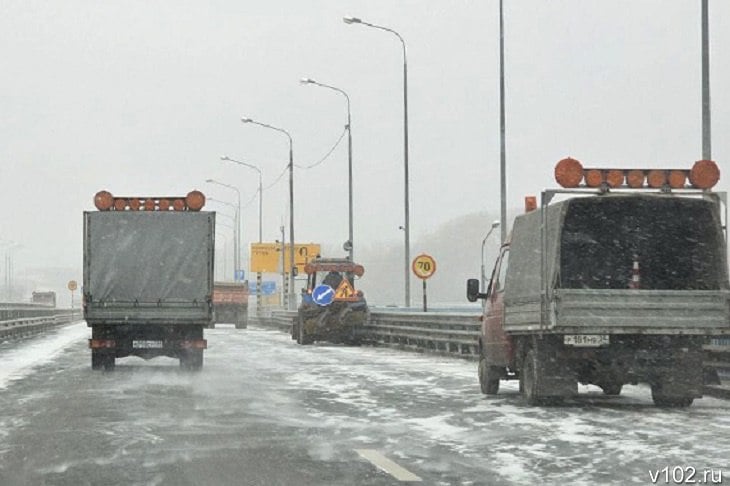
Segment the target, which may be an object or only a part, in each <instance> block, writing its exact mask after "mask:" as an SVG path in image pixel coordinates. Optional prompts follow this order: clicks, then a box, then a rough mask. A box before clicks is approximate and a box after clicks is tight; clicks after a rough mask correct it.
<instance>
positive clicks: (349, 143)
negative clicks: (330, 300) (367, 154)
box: [300, 78, 355, 262]
mask: <svg viewBox="0 0 730 486" xmlns="http://www.w3.org/2000/svg"><path fill="white" fill-rule="evenodd" d="M300 82H301V83H302V84H313V85H315V86H320V87H322V88H328V89H331V90H333V91H337V92H338V93H340V94H341V95H343V96H344V97H345V100H347V125H345V129H346V130H347V175H348V177H347V184H348V200H349V205H348V223H347V224H348V232H347V245H346V246H347V247H348V248H349V249H348V250H347V253H348V255H349V257H350V261H351V262H352V261H355V259H354V245H355V244H354V236H353V216H352V213H353V202H352V116H351V112H350V97H349V96H348V94H347V93H346V92H345V91H344V90H342V89H340V88H337V87H335V86H330V85H329V84H324V83H320V82H318V81H315V80H313V79H310V78H302V79H301V80H300Z"/></svg>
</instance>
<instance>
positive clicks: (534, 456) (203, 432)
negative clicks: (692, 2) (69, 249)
mask: <svg viewBox="0 0 730 486" xmlns="http://www.w3.org/2000/svg"><path fill="white" fill-rule="evenodd" d="M88 337H89V330H88V328H87V327H86V325H85V324H84V323H78V324H74V325H69V326H65V327H62V328H58V329H56V330H53V331H51V332H48V333H47V334H44V335H40V336H34V337H32V338H27V339H24V340H18V341H6V342H3V343H0V484H8V485H14V484H54V485H81V484H111V485H113V484H155V485H157V484H160V485H168V484H169V485H198V484H200V485H203V484H205V485H208V484H224V485H225V484H244V485H248V484H252V485H258V484H261V485H272V484H274V485H276V484H312V485H321V484H333V485H335V484H337V485H341V484H358V485H360V484H364V485H369V484H397V483H399V482H402V481H403V482H406V481H410V482H417V481H421V482H423V483H424V484H444V485H446V484H454V485H481V484H485V485H487V484H489V485H491V484H496V485H500V484H586V485H589V484H617V485H618V484H651V483H652V478H653V477H656V476H655V473H656V472H657V471H660V470H662V468H664V467H668V468H669V471H670V479H671V470H672V469H671V468H674V467H682V468H694V469H695V470H696V476H695V479H696V480H697V481H698V482H699V481H700V480H702V479H703V476H702V473H703V471H713V472H714V473H715V476H714V477H715V478H717V472H718V471H721V472H722V475H723V476H722V477H723V480H725V481H728V480H729V479H726V476H727V477H730V402H728V401H725V400H720V399H714V398H703V399H700V400H696V401H695V404H694V405H693V406H692V407H690V408H688V409H673V410H665V409H659V408H656V407H655V406H654V404H653V403H652V401H651V396H650V392H649V390H648V388H647V387H644V386H626V387H625V389H624V393H623V394H622V395H621V396H620V397H604V396H603V394H602V392H601V391H600V389H598V388H594V387H582V389H581V392H582V394H581V397H580V398H578V399H576V400H573V401H570V402H568V403H566V404H565V405H564V406H560V407H548V408H534V407H528V406H526V405H524V404H523V402H522V399H521V397H520V396H519V395H518V393H517V384H516V382H502V391H501V392H500V394H499V395H498V396H497V397H494V398H486V397H485V396H484V395H482V394H481V393H480V392H479V386H478V382H477V378H476V363H474V362H472V361H465V360H458V359H453V358H446V357H437V356H432V355H427V354H418V353H406V352H401V351H397V350H392V349H386V348H372V347H341V346H334V345H314V346H297V345H296V344H295V343H294V342H293V341H291V339H290V338H289V336H288V335H287V334H284V333H281V332H277V331H271V330H265V329H256V328H249V329H246V330H236V329H234V328H233V327H226V326H219V327H217V328H216V329H213V330H206V332H205V337H206V338H207V339H208V347H209V349H208V351H207V352H206V356H205V366H204V368H203V370H202V371H200V372H197V373H194V372H193V373H191V372H184V371H181V370H180V369H179V367H178V362H177V360H173V359H168V358H157V359H154V360H150V361H143V360H141V359H139V358H133V357H131V358H125V359H120V360H118V361H117V367H116V370H115V371H113V372H102V371H92V370H91V367H90V357H89V350H88V349H87V342H86V339H87V338H88ZM662 474H663V473H662ZM662 478H663V476H659V479H657V483H656V484H667V483H663V482H662V481H663V479H662ZM707 478H708V481H709V478H711V476H707Z"/></svg>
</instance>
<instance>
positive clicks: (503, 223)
mask: <svg viewBox="0 0 730 486" xmlns="http://www.w3.org/2000/svg"><path fill="white" fill-rule="evenodd" d="M503 1H504V0H499V148H500V150H499V194H500V230H501V231H500V238H501V239H500V244H502V243H504V242H505V241H506V240H507V174H506V171H507V168H506V166H507V163H506V158H507V150H506V144H505V128H504V9H503Z"/></svg>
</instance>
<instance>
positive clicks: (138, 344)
mask: <svg viewBox="0 0 730 486" xmlns="http://www.w3.org/2000/svg"><path fill="white" fill-rule="evenodd" d="M132 347H133V348H135V349H161V348H162V341H147V340H136V339H135V340H134V341H132Z"/></svg>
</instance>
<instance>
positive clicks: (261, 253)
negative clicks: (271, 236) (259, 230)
mask: <svg viewBox="0 0 730 486" xmlns="http://www.w3.org/2000/svg"><path fill="white" fill-rule="evenodd" d="M249 268H250V270H249V271H250V272H251V273H258V272H262V273H278V272H280V271H281V270H280V269H281V245H280V244H279V243H251V266H250V267H249Z"/></svg>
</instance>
